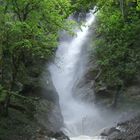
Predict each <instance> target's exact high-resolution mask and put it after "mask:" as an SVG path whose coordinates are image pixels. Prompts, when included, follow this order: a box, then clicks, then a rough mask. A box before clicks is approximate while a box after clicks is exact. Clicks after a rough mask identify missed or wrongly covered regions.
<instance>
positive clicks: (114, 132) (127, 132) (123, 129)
mask: <svg viewBox="0 0 140 140" xmlns="http://www.w3.org/2000/svg"><path fill="white" fill-rule="evenodd" d="M101 135H102V136H107V140H140V114H138V115H137V116H135V117H133V118H131V119H129V120H126V121H123V122H120V123H118V124H117V127H112V128H110V129H109V128H108V129H105V130H104V131H103V132H102V133H101Z"/></svg>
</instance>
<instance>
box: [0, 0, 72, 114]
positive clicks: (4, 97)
mask: <svg viewBox="0 0 140 140" xmlns="http://www.w3.org/2000/svg"><path fill="white" fill-rule="evenodd" d="M70 8H71V4H70V1H69V0H51V1H48V0H43V1H40V0H20V1H19V0H4V1H3V0H1V1H0V30H1V32H0V70H1V75H0V78H1V79H0V80H1V92H2V91H3V92H2V93H1V94H0V99H1V104H3V107H4V108H3V107H2V108H1V109H2V110H5V111H6V114H7V108H8V104H9V102H10V96H11V91H14V88H15V85H16V84H17V82H21V81H20V80H21V77H22V75H24V73H25V71H26V67H27V66H28V65H30V61H31V60H33V59H43V58H45V59H47V58H48V57H50V56H51V55H52V54H53V52H54V50H55V47H56V46H57V40H58V31H60V30H62V29H65V30H69V27H70V24H71V23H68V22H67V21H66V18H67V17H68V16H69V14H70V12H71V9H70ZM62 9H63V10H62ZM16 91H17V89H16ZM13 95H14V94H13Z"/></svg>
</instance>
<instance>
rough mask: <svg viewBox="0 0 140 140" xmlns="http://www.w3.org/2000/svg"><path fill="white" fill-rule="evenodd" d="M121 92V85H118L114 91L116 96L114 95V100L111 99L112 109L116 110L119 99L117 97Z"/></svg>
mask: <svg viewBox="0 0 140 140" xmlns="http://www.w3.org/2000/svg"><path fill="white" fill-rule="evenodd" d="M121 91H122V86H121V85H118V86H117V90H116V94H115V96H114V99H113V102H112V108H117V105H118V99H119V96H120V93H121Z"/></svg>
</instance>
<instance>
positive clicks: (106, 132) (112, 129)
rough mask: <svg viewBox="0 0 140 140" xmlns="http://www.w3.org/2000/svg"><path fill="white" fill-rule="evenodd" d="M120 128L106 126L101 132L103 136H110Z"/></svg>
mask: <svg viewBox="0 0 140 140" xmlns="http://www.w3.org/2000/svg"><path fill="white" fill-rule="evenodd" d="M118 132H120V130H118V129H116V128H115V127H112V128H106V129H104V130H103V132H102V133H101V136H109V135H110V134H114V133H118Z"/></svg>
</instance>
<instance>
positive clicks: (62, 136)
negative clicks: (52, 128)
mask: <svg viewBox="0 0 140 140" xmlns="http://www.w3.org/2000/svg"><path fill="white" fill-rule="evenodd" d="M49 137H52V138H56V139H57V140H70V138H69V137H68V136H66V135H65V134H64V133H63V132H62V131H58V132H50V134H49Z"/></svg>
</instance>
